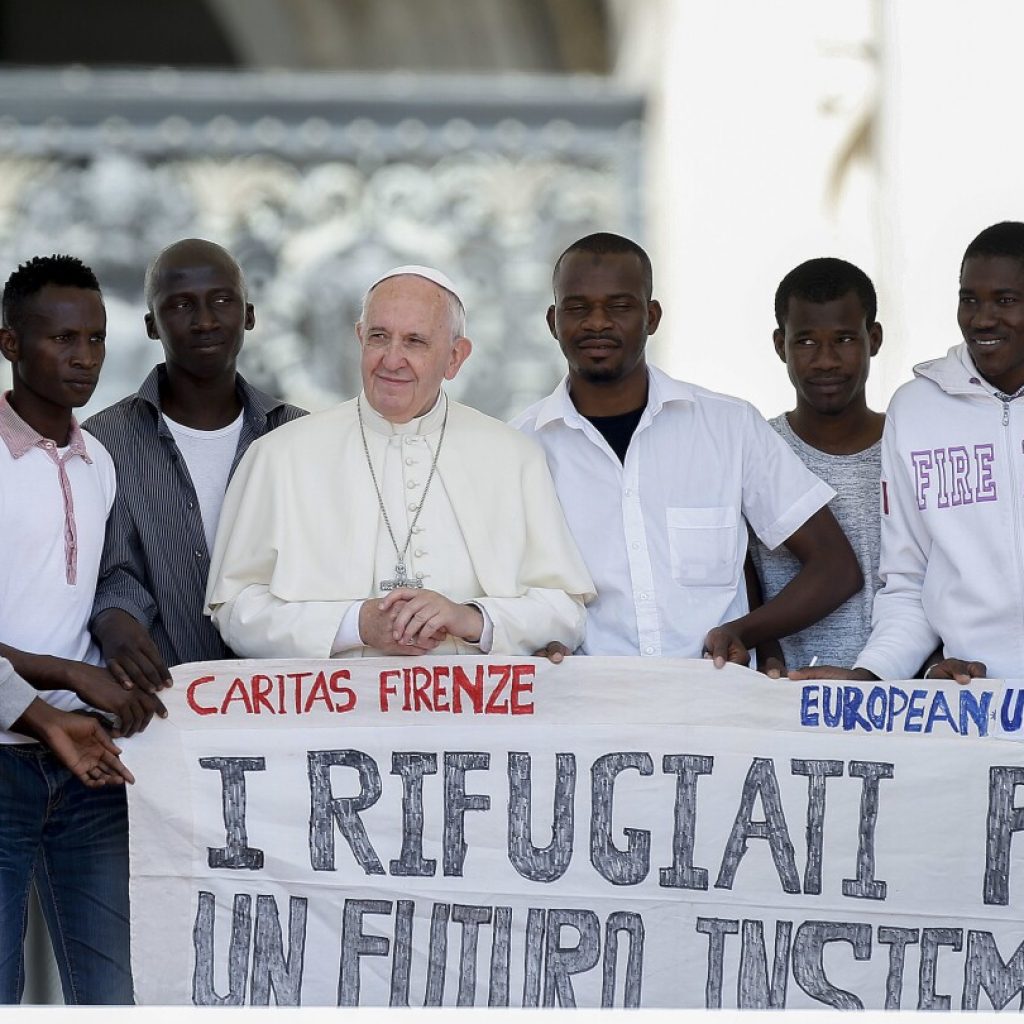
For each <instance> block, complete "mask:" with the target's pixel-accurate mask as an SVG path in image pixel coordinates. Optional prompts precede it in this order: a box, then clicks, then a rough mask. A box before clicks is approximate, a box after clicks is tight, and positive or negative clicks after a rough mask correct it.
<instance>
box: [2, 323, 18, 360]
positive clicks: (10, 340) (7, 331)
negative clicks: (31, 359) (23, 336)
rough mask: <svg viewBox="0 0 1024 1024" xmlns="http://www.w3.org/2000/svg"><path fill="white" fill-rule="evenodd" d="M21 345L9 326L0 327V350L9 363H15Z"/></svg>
mask: <svg viewBox="0 0 1024 1024" xmlns="http://www.w3.org/2000/svg"><path fill="white" fill-rule="evenodd" d="M20 349H21V346H20V345H19V344H18V335H17V333H16V332H15V331H14V330H12V329H11V328H10V327H0V352H2V353H3V356H4V359H6V360H7V362H9V363H16V362H17V361H18V360H19V359H20V358H21V351H20Z"/></svg>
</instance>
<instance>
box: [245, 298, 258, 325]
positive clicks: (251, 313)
mask: <svg viewBox="0 0 1024 1024" xmlns="http://www.w3.org/2000/svg"><path fill="white" fill-rule="evenodd" d="M255 326H256V310H255V309H253V305H252V303H251V302H247V303H246V304H245V329H246V330H247V331H251V330H252V329H253V328H254V327H255Z"/></svg>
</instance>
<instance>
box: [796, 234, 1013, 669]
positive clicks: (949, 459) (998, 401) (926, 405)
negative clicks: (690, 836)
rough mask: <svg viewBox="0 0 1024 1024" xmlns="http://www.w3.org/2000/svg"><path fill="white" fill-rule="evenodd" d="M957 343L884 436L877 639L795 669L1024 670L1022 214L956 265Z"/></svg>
mask: <svg viewBox="0 0 1024 1024" xmlns="http://www.w3.org/2000/svg"><path fill="white" fill-rule="evenodd" d="M957 321H958V324H959V327H960V332H961V334H962V335H963V343H962V344H960V345H957V346H954V347H953V348H951V349H950V350H949V352H948V353H947V354H946V355H945V356H943V357H942V358H941V359H933V360H930V361H929V362H925V363H921V364H919V365H918V366H915V367H914V380H912V381H910V382H909V383H907V384H904V385H903V386H902V387H901V388H900V389H899V390H898V391H897V392H896V394H895V395H893V398H892V401H891V402H890V404H889V410H888V413H887V414H886V425H885V433H884V435H883V437H882V544H881V555H880V560H879V574H880V576H881V579H882V584H883V586H882V589H881V590H880V591H879V592H878V594H877V596H876V597H875V606H874V615H873V628H872V631H871V637H870V639H869V640H868V642H867V645H866V646H865V647H864V650H863V651H861V652H860V655H859V656H858V657H857V659H856V661H855V667H854V669H852V670H841V669H839V668H837V667H833V666H825V667H822V666H819V667H817V668H814V669H807V670H805V671H801V672H796V673H791V676H792V677H793V678H797V679H806V678H842V679H862V680H870V679H876V678H877V679H906V678H909V677H910V676H911V675H912V674H913V672H914V671H915V670H916V669H917V668H918V666H919V665H920V664H921V663H922V661H923V660H924V659H925V657H926V656H927V655H928V654H929V653H930V652H931V650H932V649H933V648H934V647H935V645H936V643H937V642H938V641H939V640H940V638H941V641H942V646H943V652H944V654H945V658H944V660H943V661H941V662H940V663H939V664H938V665H936V666H935V667H933V668H932V669H930V670H929V673H928V676H929V678H946V679H949V678H954V679H956V680H957V681H959V682H968V681H969V680H970V679H972V678H975V677H977V676H982V675H985V674H986V671H987V673H988V675H990V676H993V677H996V678H1002V679H1008V678H1020V677H1021V676H1024V629H1022V628H1021V623H1022V622H1024V582H1022V581H1024V556H1022V536H1021V525H1020V524H1021V523H1022V522H1024V497H1022V493H1021V483H1020V482H1021V480H1022V479H1024V455H1022V451H1024V403H1022V401H1021V396H1022V395H1024V224H1022V223H1019V222H1015V221H1004V222H1003V223H1000V224H994V225H992V226H991V227H989V228H986V229H985V230H984V231H982V232H981V234H979V235H978V236H977V238H975V239H974V240H973V241H972V242H971V244H970V245H969V246H968V247H967V251H966V252H965V253H964V258H963V261H962V263H961V265H960V295H959V305H958V309H957Z"/></svg>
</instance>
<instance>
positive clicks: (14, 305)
mask: <svg viewBox="0 0 1024 1024" xmlns="http://www.w3.org/2000/svg"><path fill="white" fill-rule="evenodd" d="M50 284H53V285H57V286H58V287H60V288H85V289H87V290H89V291H92V292H98V291H99V290H100V283H99V281H97V280H96V275H95V274H94V273H93V272H92V270H90V269H89V267H87V266H86V265H85V264H84V263H83V262H82V261H81V260H80V259H78V258H77V257H76V256H59V255H57V254H54V255H53V256H35V257H33V258H32V259H30V260H28V261H26V262H25V263H22V264H21V266H20V267H18V269H17V270H16V271H14V273H13V274H11V276H10V277H9V278H8V279H7V284H5V285H4V295H3V300H2V309H3V326H4V327H8V328H18V327H20V326H21V324H22V320H23V317H24V314H25V304H26V303H27V302H28V300H29V299H31V298H32V296H33V295H38V294H39V292H41V291H42V290H43V289H44V288H45V287H46V286H47V285H50Z"/></svg>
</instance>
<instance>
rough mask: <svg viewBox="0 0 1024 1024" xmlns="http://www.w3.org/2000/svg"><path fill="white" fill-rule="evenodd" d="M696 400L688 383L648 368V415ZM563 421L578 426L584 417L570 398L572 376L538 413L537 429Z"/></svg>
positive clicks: (563, 380) (556, 390) (552, 393)
mask: <svg viewBox="0 0 1024 1024" xmlns="http://www.w3.org/2000/svg"><path fill="white" fill-rule="evenodd" d="M692 401H694V392H693V385H692V384H687V383H686V381H682V380H676V379H675V378H674V377H670V376H669V375H668V374H667V373H665V372H663V371H662V370H659V369H658V368H657V367H656V366H651V365H649V364H648V367H647V408H646V412H647V414H648V415H649V416H654V415H656V414H657V413H658V412H659V411H660V410H661V407H662V406H663V405H665V404H666V403H668V402H692ZM555 420H562V422H564V423H565V424H566V425H567V426H570V427H573V426H575V427H578V426H579V425H580V421H581V420H582V417H581V416H580V414H579V411H578V410H577V408H576V406H575V405H573V404H572V399H571V398H570V397H569V377H568V375H566V376H565V377H563V378H562V381H561V383H560V384H559V385H558V387H557V388H555V390H554V391H552V392H551V394H550V395H548V397H547V398H545V399H544V400H543V401H542V402H541V404H540V408H539V409H538V410H537V420H536V427H537V429H538V430H540V429H542V428H543V427H545V426H547V425H548V424H549V423H553V422H554V421H555Z"/></svg>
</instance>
